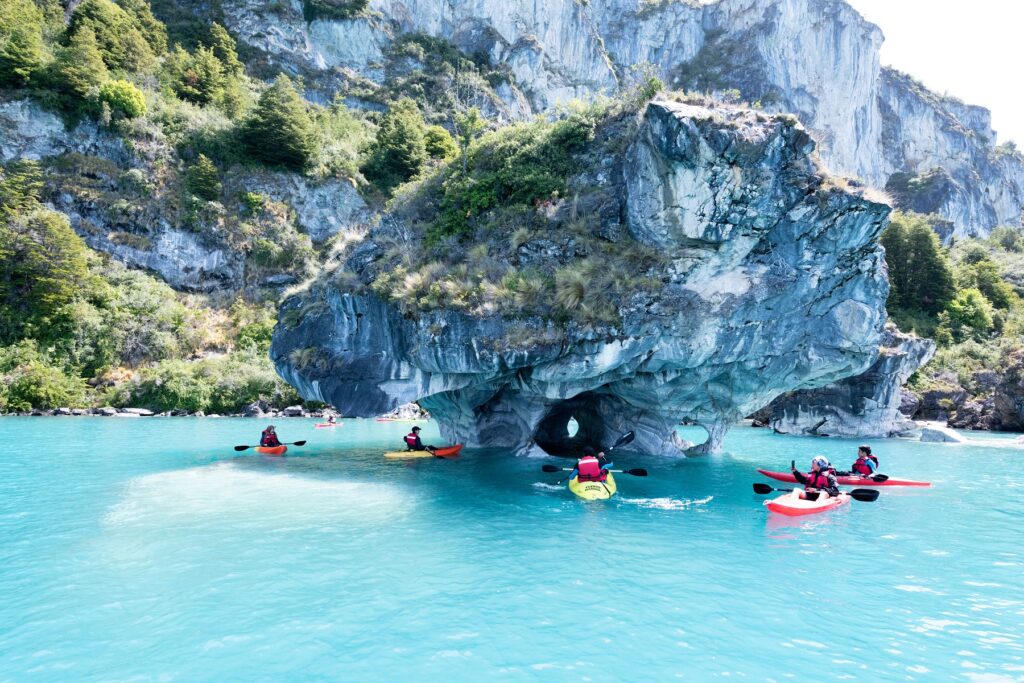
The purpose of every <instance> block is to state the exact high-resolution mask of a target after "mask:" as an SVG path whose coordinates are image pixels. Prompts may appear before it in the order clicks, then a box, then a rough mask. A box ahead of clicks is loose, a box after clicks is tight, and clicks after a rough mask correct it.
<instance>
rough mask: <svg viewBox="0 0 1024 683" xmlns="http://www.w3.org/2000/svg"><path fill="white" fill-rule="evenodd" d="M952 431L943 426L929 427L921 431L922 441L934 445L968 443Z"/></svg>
mask: <svg viewBox="0 0 1024 683" xmlns="http://www.w3.org/2000/svg"><path fill="white" fill-rule="evenodd" d="M966 440H967V439H965V438H964V437H962V436H960V435H959V434H957V433H956V432H954V431H953V430H952V429H949V428H948V427H943V426H941V425H929V426H927V427H924V428H923V429H922V430H921V441H928V442H932V443H963V442H964V441H966Z"/></svg>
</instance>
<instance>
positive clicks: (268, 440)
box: [260, 431, 281, 447]
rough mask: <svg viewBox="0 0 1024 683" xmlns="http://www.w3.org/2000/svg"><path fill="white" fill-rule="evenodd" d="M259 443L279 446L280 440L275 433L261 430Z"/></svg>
mask: <svg viewBox="0 0 1024 683" xmlns="http://www.w3.org/2000/svg"><path fill="white" fill-rule="evenodd" d="M260 445H261V446H269V447H273V446H280V445H281V442H280V441H279V440H278V438H277V434H275V433H273V432H266V431H265V432H263V434H262V435H260Z"/></svg>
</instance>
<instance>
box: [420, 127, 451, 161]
mask: <svg viewBox="0 0 1024 683" xmlns="http://www.w3.org/2000/svg"><path fill="white" fill-rule="evenodd" d="M424 140H425V142H426V145H427V154H429V155H430V158H431V159H450V158H452V157H453V156H455V155H456V154H458V153H459V148H458V145H456V144H455V140H454V138H452V135H451V133H449V132H448V131H447V130H445V129H444V128H443V127H441V126H427V129H426V133H425V134H424Z"/></svg>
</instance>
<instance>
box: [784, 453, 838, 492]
mask: <svg viewBox="0 0 1024 683" xmlns="http://www.w3.org/2000/svg"><path fill="white" fill-rule="evenodd" d="M791 469H792V470H793V476H794V477H796V480H797V481H798V482H799V483H801V484H803V485H804V489H805V490H806V491H819V492H820V493H824V494H825V495H828V496H838V495H839V482H838V481H836V474H835V471H834V470H833V469H832V466H831V465H829V463H828V458H826V457H825V456H824V455H816V456H814V458H813V459H812V460H811V471H810V472H808V473H807V474H804V473H803V472H800V471H799V470H797V468H796V464H795V463H794V464H793V465H792V467H791Z"/></svg>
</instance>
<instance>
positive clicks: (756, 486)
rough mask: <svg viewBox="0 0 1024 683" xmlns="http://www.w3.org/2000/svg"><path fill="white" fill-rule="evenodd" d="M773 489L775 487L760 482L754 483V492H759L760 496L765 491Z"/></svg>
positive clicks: (769, 491) (768, 491)
mask: <svg viewBox="0 0 1024 683" xmlns="http://www.w3.org/2000/svg"><path fill="white" fill-rule="evenodd" d="M774 490H775V489H773V488H772V487H771V486H769V485H768V484H762V483H760V482H758V483H756V484H754V493H760V494H761V495H762V496H763V495H764V494H766V493H771V492H772V491H774Z"/></svg>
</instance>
